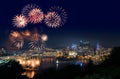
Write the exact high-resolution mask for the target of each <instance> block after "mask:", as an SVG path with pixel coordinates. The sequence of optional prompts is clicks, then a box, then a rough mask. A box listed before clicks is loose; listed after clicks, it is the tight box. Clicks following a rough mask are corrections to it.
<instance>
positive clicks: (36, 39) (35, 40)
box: [29, 33, 41, 50]
mask: <svg viewBox="0 0 120 79" xmlns="http://www.w3.org/2000/svg"><path fill="white" fill-rule="evenodd" d="M29 47H30V48H31V49H34V50H40V49H41V38H40V35H39V34H38V33H35V34H33V35H32V36H31V40H30V43H29Z"/></svg>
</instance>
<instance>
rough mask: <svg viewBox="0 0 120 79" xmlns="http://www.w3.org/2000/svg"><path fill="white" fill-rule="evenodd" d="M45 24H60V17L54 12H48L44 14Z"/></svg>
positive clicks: (51, 25) (52, 25) (55, 25)
mask: <svg viewBox="0 0 120 79" xmlns="http://www.w3.org/2000/svg"><path fill="white" fill-rule="evenodd" d="M44 20H45V24H46V25H47V26H49V27H55V28H56V27H59V26H60V25H61V17H60V16H59V15H58V14H57V13H56V12H48V13H47V14H46V15H45V19H44Z"/></svg>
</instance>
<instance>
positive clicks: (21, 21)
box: [13, 15, 27, 28]
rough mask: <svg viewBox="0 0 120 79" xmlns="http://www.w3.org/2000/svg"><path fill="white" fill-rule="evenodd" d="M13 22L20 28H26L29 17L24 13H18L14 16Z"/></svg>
mask: <svg viewBox="0 0 120 79" xmlns="http://www.w3.org/2000/svg"><path fill="white" fill-rule="evenodd" d="M13 24H14V26H16V27H18V28H24V27H25V26H26V25H27V19H26V18H25V16H23V15H16V16H15V17H14V18H13Z"/></svg>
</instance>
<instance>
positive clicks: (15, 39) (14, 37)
mask: <svg viewBox="0 0 120 79" xmlns="http://www.w3.org/2000/svg"><path fill="white" fill-rule="evenodd" d="M9 39H10V42H11V46H12V47H16V48H18V49H20V48H22V47H23V44H24V39H23V37H22V36H21V34H20V33H19V32H17V31H14V32H12V33H11V34H10V36H9Z"/></svg>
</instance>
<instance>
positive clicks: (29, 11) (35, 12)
mask: <svg viewBox="0 0 120 79" xmlns="http://www.w3.org/2000/svg"><path fill="white" fill-rule="evenodd" d="M22 14H24V15H25V16H26V17H28V21H29V22H31V23H34V24H35V23H40V22H42V20H43V19H44V14H43V12H42V10H41V9H40V8H39V6H37V5H35V4H28V5H26V6H25V7H24V8H23V9H22Z"/></svg>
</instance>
